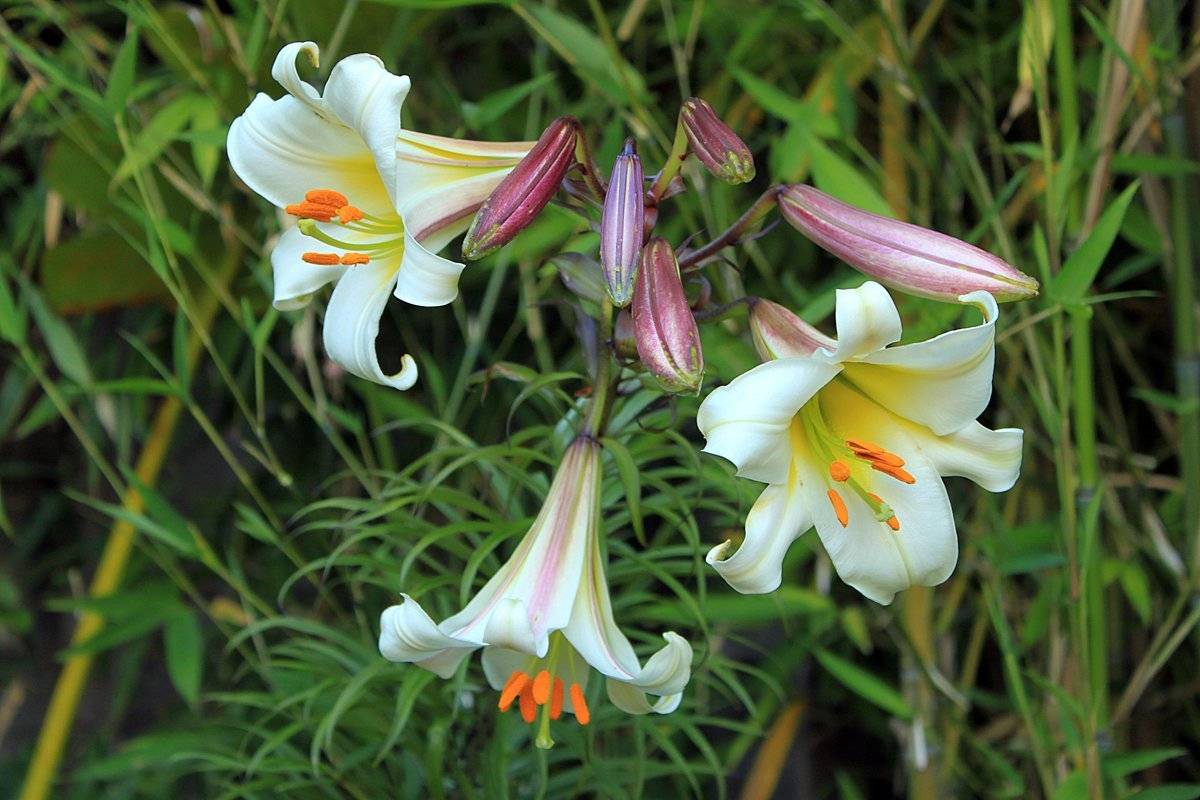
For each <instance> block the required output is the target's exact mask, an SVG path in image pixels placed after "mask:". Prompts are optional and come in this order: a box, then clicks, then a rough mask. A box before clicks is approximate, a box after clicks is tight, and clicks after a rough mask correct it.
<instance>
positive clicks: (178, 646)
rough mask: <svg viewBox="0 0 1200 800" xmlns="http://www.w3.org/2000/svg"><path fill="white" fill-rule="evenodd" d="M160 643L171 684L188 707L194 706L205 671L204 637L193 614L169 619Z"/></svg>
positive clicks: (181, 614) (178, 615)
mask: <svg viewBox="0 0 1200 800" xmlns="http://www.w3.org/2000/svg"><path fill="white" fill-rule="evenodd" d="M163 644H164V646H165V648H166V653H167V674H168V675H169V676H170V677H171V683H173V684H174V685H175V689H176V691H178V692H179V694H180V696H181V697H183V699H184V700H186V701H187V703H188V705H190V706H193V707H194V706H195V705H196V702H197V700H199V698H200V678H201V673H202V670H203V669H204V635H203V633H202V632H201V630H200V622H199V620H197V619H196V615H195V614H194V613H192V612H190V611H187V612H183V613H180V614H175V615H173V616H172V617H170V618H169V619H168V620H167V624H166V626H165V627H164V628H163Z"/></svg>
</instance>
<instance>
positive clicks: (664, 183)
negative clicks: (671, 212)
mask: <svg viewBox="0 0 1200 800" xmlns="http://www.w3.org/2000/svg"><path fill="white" fill-rule="evenodd" d="M687 157H688V138H687V131H685V130H684V129H683V121H682V120H680V121H679V122H677V123H676V124H675V141H674V142H672V143H671V152H669V153H667V160H666V161H664V162H663V165H662V169H660V170H659V171H658V176H657V177H655V179H654V183H653V184H652V185H651V186H650V196H651V197H652V198H654V202H655V204H657V203H658V201H659V200H661V199H662V196H663V195H664V194H666V193H667V188H668V187H669V186H670V185H671V181H672V180H674V179H675V176H676V175H678V174H679V170H680V169H682V168H683V162H684V160H685V159H686V158H687Z"/></svg>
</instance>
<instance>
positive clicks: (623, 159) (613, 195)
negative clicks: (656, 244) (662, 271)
mask: <svg viewBox="0 0 1200 800" xmlns="http://www.w3.org/2000/svg"><path fill="white" fill-rule="evenodd" d="M645 215H646V188H645V186H644V185H643V183H642V160H641V159H640V158H638V154H637V148H636V147H635V146H634V143H633V139H626V140H625V149H624V150H622V151H621V154H620V155H619V156H617V160H616V162H615V163H614V164H613V169H612V176H611V177H609V179H608V193H607V194H606V195H605V196H604V215H603V216H602V217H601V218H600V264H601V266H603V267H604V280H605V283H606V284H607V285H608V296H609V297H610V298H611V299H612V301H613V305H615V306H616V307H617V308H624V307H625V306H627V305H629V301H630V300H631V299H633V281H634V278H636V277H637V269H638V262H639V260H640V259H641V254H642V240H643V238H644V237H645V233H644V231H645V224H646V216H645Z"/></svg>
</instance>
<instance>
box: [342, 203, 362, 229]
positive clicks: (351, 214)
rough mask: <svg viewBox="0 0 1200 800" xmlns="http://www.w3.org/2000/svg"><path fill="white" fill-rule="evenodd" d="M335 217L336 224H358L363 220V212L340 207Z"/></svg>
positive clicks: (350, 207) (351, 207)
mask: <svg viewBox="0 0 1200 800" xmlns="http://www.w3.org/2000/svg"><path fill="white" fill-rule="evenodd" d="M337 217H338V222H340V223H342V224H343V225H345V224H346V223H347V222H358V221H359V220H360V219H362V218H363V212H361V211H359V210H358V209H357V208H355V207H354V206H342V207H341V208H339V209H338V211H337Z"/></svg>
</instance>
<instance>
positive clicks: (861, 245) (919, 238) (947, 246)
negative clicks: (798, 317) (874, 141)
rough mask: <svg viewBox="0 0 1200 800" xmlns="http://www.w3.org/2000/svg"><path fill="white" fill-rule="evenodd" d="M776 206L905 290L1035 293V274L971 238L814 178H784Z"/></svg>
mask: <svg viewBox="0 0 1200 800" xmlns="http://www.w3.org/2000/svg"><path fill="white" fill-rule="evenodd" d="M779 210H780V211H781V212H782V213H783V216H784V218H785V219H787V221H788V222H790V223H791V224H792V225H793V226H795V228H796V229H797V230H799V231H800V232H801V233H803V234H804V235H805V236H807V237H808V238H809V239H812V240H813V241H814V242H816V243H817V244H818V245H820V246H821V247H823V248H825V249H826V250H828V251H829V252H830V253H833V254H834V255H835V256H837V257H838V258H840V259H842V260H843V261H845V262H846V263H847V264H849V265H850V266H852V267H854V268H855V269H857V270H858V271H859V272H862V273H863V274H865V275H869V276H870V277H872V278H876V279H877V280H879V281H882V282H883V283H886V284H888V285H889V286H893V287H895V288H896V289H899V290H901V291H904V292H909V293H911V294H915V295H920V296H921V297H929V298H932V299H934V300H949V301H957V300H958V299H959V298H960V297H962V296H963V295H964V294H967V293H969V292H976V291H984V292H989V293H991V294H992V295H993V296H994V297H995V298H996V299H997V300H999V301H1001V302H1003V301H1005V300H1021V299H1024V298H1027V297H1033V296H1034V295H1036V294H1037V293H1038V282H1037V281H1036V280H1034V279H1033V278H1031V277H1029V276H1028V275H1026V274H1025V273H1023V272H1021V271H1020V270H1018V269H1017V268H1016V267H1014V266H1012V265H1011V264H1009V263H1008V262H1006V261H1004V260H1003V259H1001V258H997V257H996V256H994V255H992V254H991V253H988V252H986V251H984V250H980V249H979V248H978V247H975V246H974V245H970V244H967V243H966V242H964V241H961V240H959V239H955V238H954V237H953V236H947V235H946V234H944V233H938V232H937V231H931V230H929V229H928V228H922V227H920V226H919V225H911V224H909V223H907V222H900V221H899V220H895V219H890V218H888V217H881V216H879V215H878V214H872V213H870V212H869V211H863V210H862V209H861V208H856V207H855V206H852V205H849V204H847V203H843V202H842V201H840V200H837V199H835V198H833V197H830V196H829V195H827V194H825V193H824V192H822V191H819V190H817V189H814V188H813V187H811V186H804V185H800V184H797V185H793V186H787V187H785V188H784V190H783V191H782V192H781V193H780V195H779Z"/></svg>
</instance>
